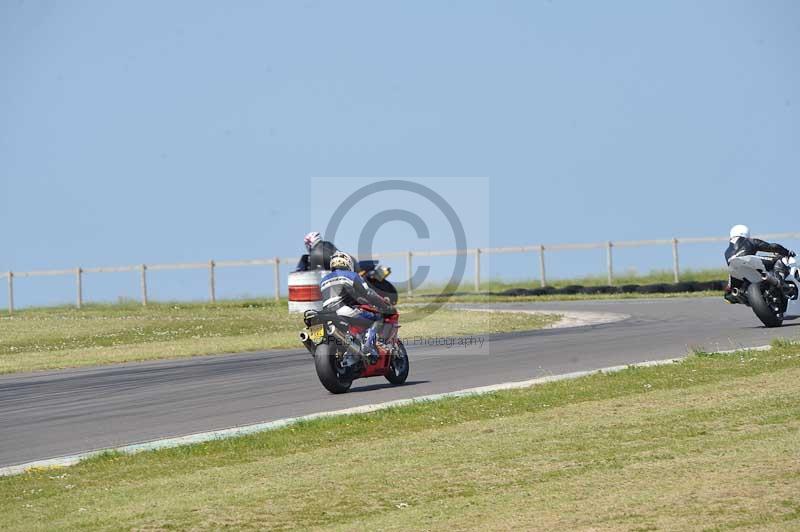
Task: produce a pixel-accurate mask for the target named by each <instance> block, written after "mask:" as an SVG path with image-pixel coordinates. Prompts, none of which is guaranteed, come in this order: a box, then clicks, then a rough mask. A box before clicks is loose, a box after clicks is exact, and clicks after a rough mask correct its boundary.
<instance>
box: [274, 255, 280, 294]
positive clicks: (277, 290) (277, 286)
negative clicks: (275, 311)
mask: <svg viewBox="0 0 800 532" xmlns="http://www.w3.org/2000/svg"><path fill="white" fill-rule="evenodd" d="M280 300H281V259H280V258H278V257H275V301H280Z"/></svg>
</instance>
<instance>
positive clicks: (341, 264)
mask: <svg viewBox="0 0 800 532" xmlns="http://www.w3.org/2000/svg"><path fill="white" fill-rule="evenodd" d="M331 270H347V271H351V272H352V271H353V257H351V256H350V255H348V254H347V253H345V252H343V251H337V252H336V253H334V254H333V255H331Z"/></svg>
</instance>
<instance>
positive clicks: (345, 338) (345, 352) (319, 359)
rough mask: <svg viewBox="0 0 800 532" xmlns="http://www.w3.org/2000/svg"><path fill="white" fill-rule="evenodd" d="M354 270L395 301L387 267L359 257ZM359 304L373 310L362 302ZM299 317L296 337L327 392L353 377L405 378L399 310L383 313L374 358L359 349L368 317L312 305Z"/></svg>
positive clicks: (337, 389)
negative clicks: (361, 320)
mask: <svg viewBox="0 0 800 532" xmlns="http://www.w3.org/2000/svg"><path fill="white" fill-rule="evenodd" d="M358 272H359V274H360V275H362V276H363V277H364V279H365V280H366V281H367V282H368V283H369V284H370V286H371V287H372V288H373V289H375V290H376V291H377V292H378V293H379V294H380V295H381V296H383V297H387V298H389V300H390V302H391V303H392V304H393V305H395V304H397V290H396V289H395V288H394V285H392V284H391V283H390V282H389V281H387V280H386V277H387V276H388V275H389V273H391V269H389V268H388V267H385V266H379V264H378V261H361V262H359V263H358ZM361 308H362V309H364V310H367V311H370V312H376V310H375V309H373V308H370V307H368V306H366V305H363V306H362V307H361ZM303 321H304V323H305V325H306V328H305V329H303V330H302V331H300V341H301V342H303V345H304V346H305V347H306V349H308V351H309V352H310V353H311V355H312V356H313V357H314V367H315V369H316V371H317V377H319V380H320V382H321V383H322V385H323V386H324V387H325V389H326V390H328V391H329V392H331V393H335V394H339V393H345V392H346V391H348V390H349V389H350V386H351V385H352V384H353V381H354V380H356V379H364V378H368V377H381V376H382V377H385V378H386V380H388V381H389V382H390V383H392V384H403V383H404V382H405V381H406V379H407V378H408V372H409V362H408V353H407V352H406V348H405V346H404V345H403V342H402V341H401V340H400V339H399V338H398V336H397V332H398V329H399V328H400V324H399V314H393V315H391V316H385V317H384V333H383V335H382V336H383V338H382V341H379V342H376V348H377V351H378V358H377V360H375V361H371V360H370V359H369V357H368V356H367V355H364V354H363V353H362V352H361V345H362V342H363V339H364V334H365V333H366V332H367V329H368V328H369V326H370V325H371V322H369V321H368V320H364V323H358V322H357V321H354V320H352V318H351V319H349V320H348V319H345V318H343V317H342V316H339V315H338V314H336V312H335V311H324V310H321V311H320V310H313V309H312V310H307V311H305V313H304V314H303Z"/></svg>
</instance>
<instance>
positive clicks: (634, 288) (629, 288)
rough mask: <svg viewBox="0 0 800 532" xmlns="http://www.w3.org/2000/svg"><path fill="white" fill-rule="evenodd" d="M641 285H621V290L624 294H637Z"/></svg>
mask: <svg viewBox="0 0 800 532" xmlns="http://www.w3.org/2000/svg"><path fill="white" fill-rule="evenodd" d="M641 286H642V285H640V284H624V285H622V286H620V287H619V291H620V292H622V293H623V294H635V293H636V292H638V291H639V288H641Z"/></svg>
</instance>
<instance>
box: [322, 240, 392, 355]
mask: <svg viewBox="0 0 800 532" xmlns="http://www.w3.org/2000/svg"><path fill="white" fill-rule="evenodd" d="M330 267H331V270H332V271H331V273H329V274H327V275H326V276H325V277H323V278H322V282H321V283H320V288H321V290H322V309H323V310H325V311H335V312H336V314H338V315H339V316H343V317H345V318H346V320H347V321H349V322H351V323H353V324H354V325H363V326H364V327H369V329H368V331H367V333H366V335H365V337H364V342H363V344H362V346H361V352H362V353H363V354H364V355H366V356H368V357H369V359H370V362H372V363H374V362H376V361H377V360H378V350H377V349H376V347H375V340H376V337H377V336H378V330H379V329H380V328H381V326H382V324H383V315H382V314H384V315H388V314H394V313H395V312H396V311H395V309H394V307H393V306H392V305H391V304H390V303H389V300H388V299H384V298H382V297H381V296H379V295H378V293H377V292H376V291H375V290H373V289H372V288H371V287H370V286H369V285H368V284H367V282H366V281H365V280H364V279H363V278H362V277H361V276H360V275H358V274H357V273H355V272H354V271H353V267H354V264H353V258H352V257H351V256H350V255H348V254H347V253H343V252H341V251H337V252H336V253H334V254H333V256H332V257H331V259H330ZM358 305H369V306H371V307H374V308H375V309H376V310H377V311H378V312H380V313H381V314H376V313H373V312H367V311H365V310H361V309H360V308H358Z"/></svg>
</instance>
